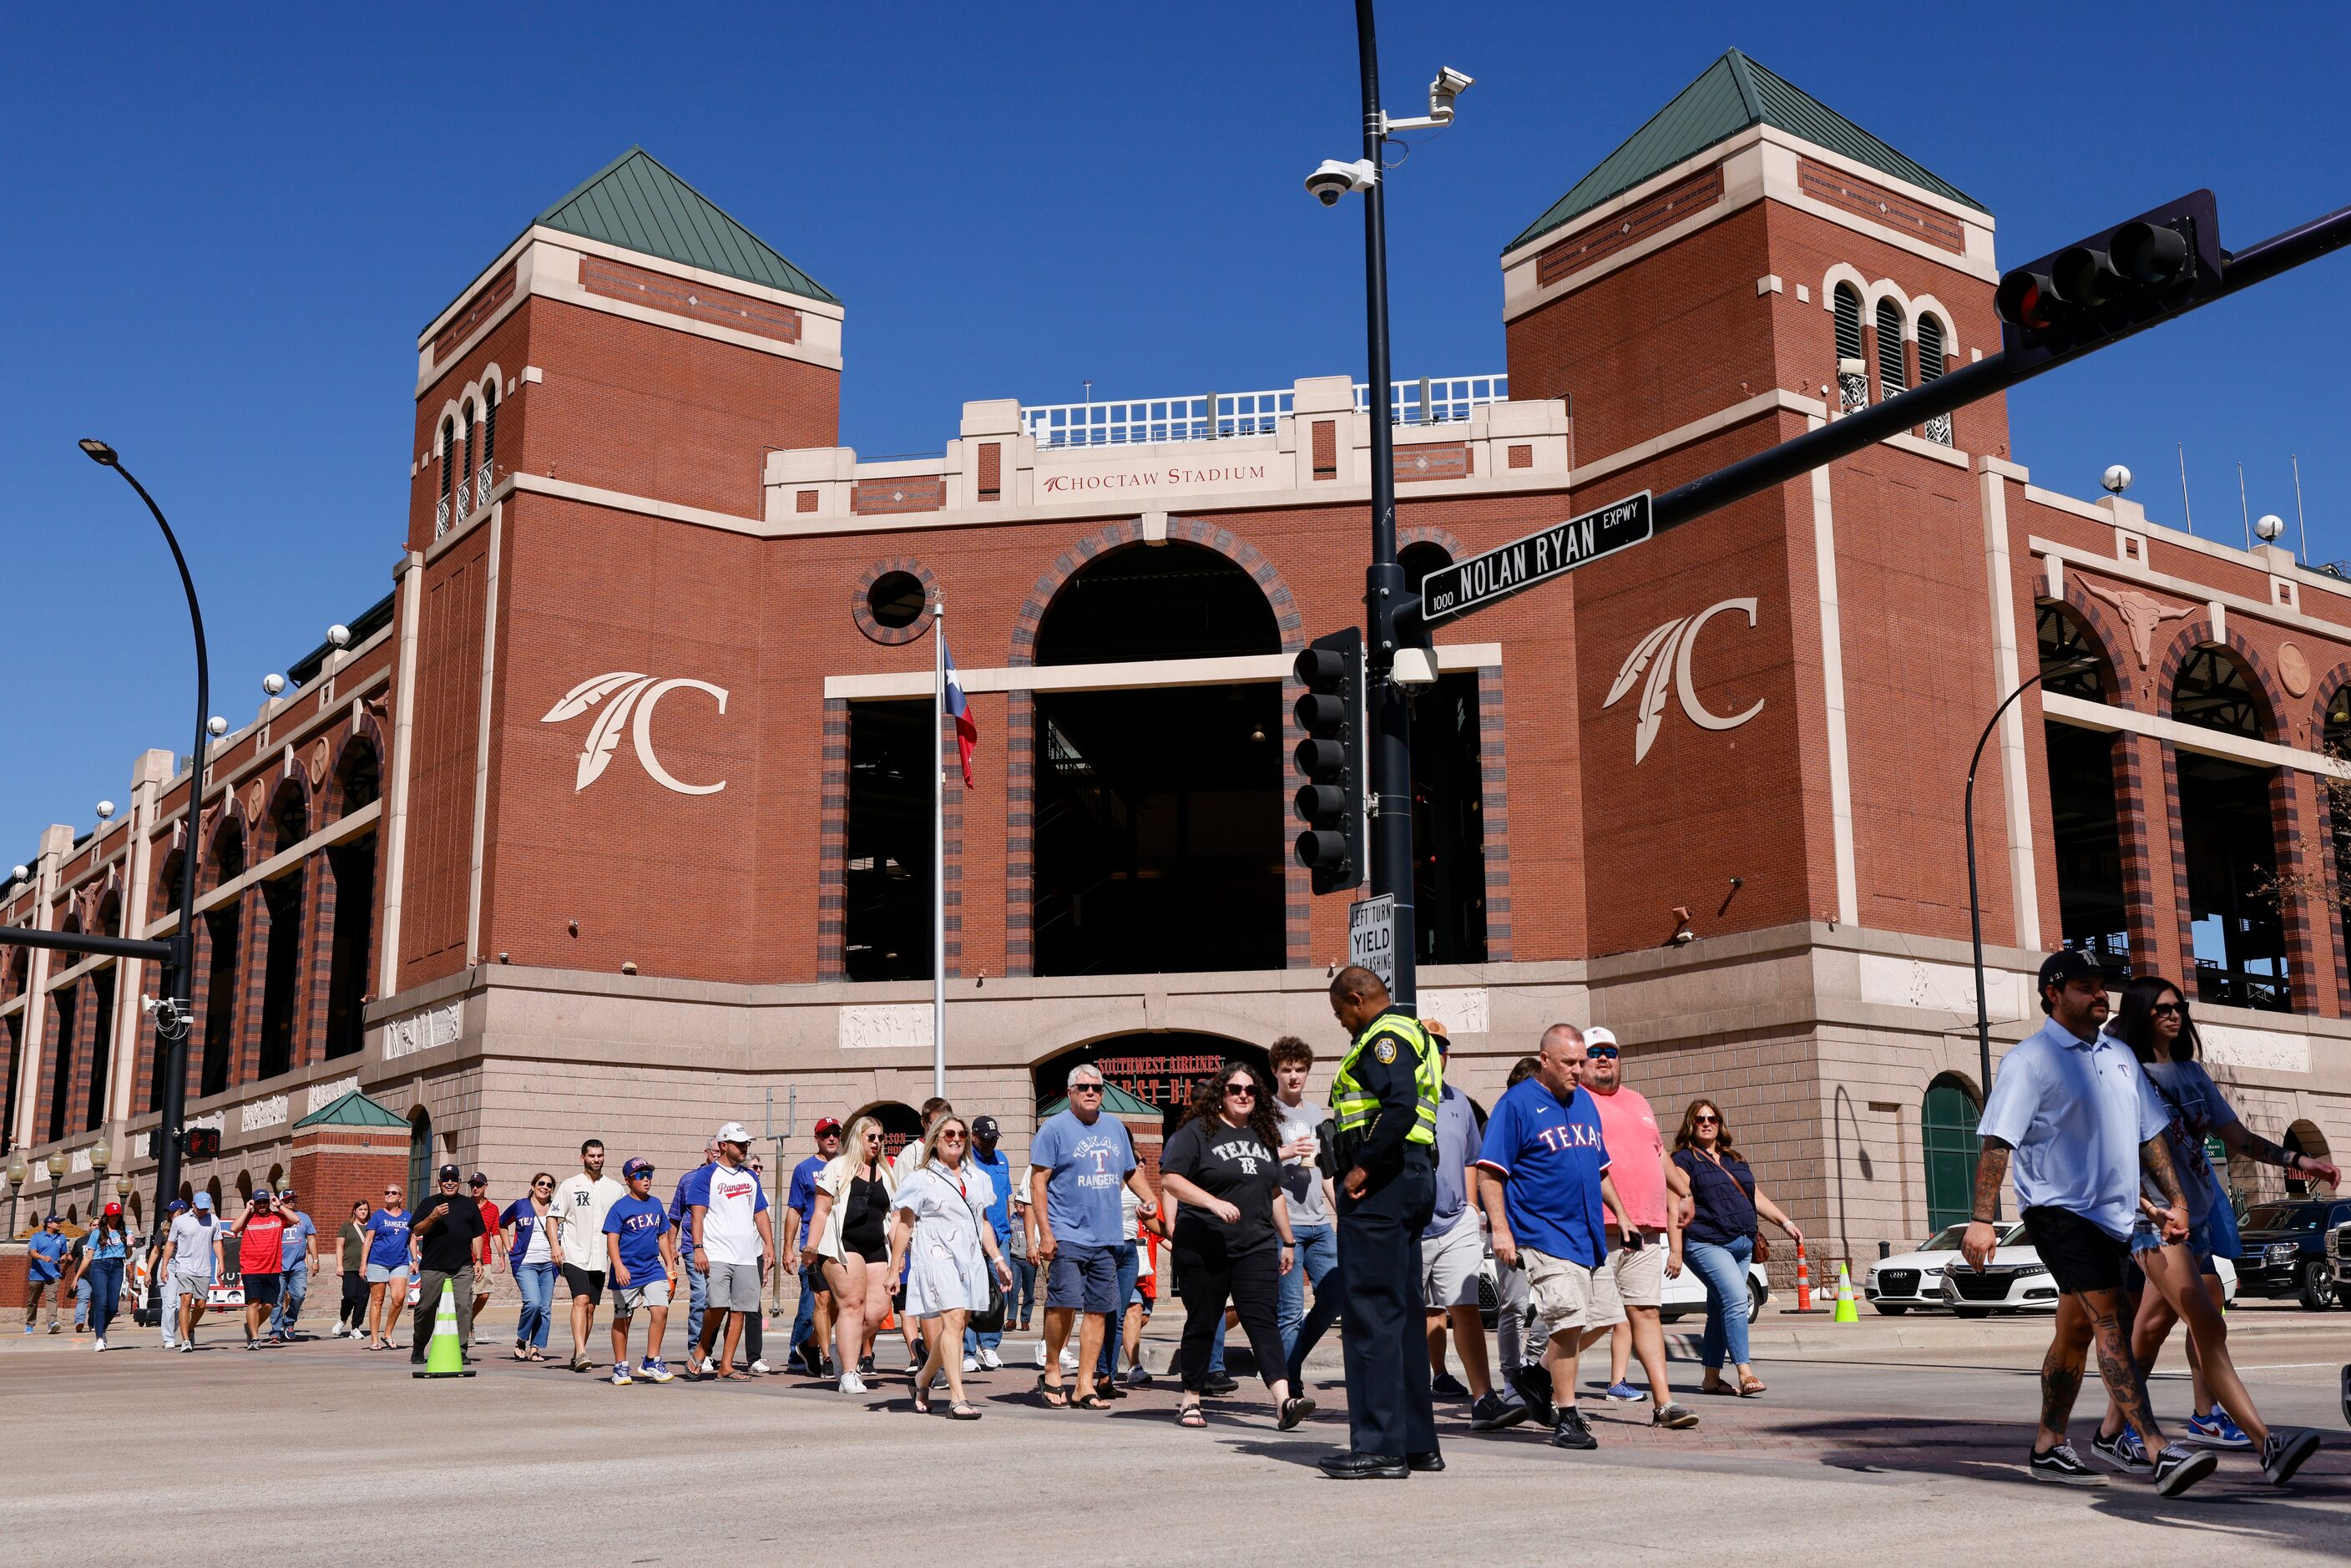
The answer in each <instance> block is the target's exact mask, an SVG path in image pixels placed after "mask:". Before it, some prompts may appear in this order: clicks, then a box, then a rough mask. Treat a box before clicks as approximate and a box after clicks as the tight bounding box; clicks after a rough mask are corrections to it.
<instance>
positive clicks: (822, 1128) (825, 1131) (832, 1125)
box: [816, 1116, 841, 1138]
mask: <svg viewBox="0 0 2351 1568" xmlns="http://www.w3.org/2000/svg"><path fill="white" fill-rule="evenodd" d="M839 1131H841V1124H840V1123H839V1122H837V1121H835V1120H834V1119H833V1118H832V1117H831V1116H819V1117H818V1118H817V1119H816V1135H817V1136H818V1137H820V1138H829V1137H831V1136H832V1134H835V1133H838V1132H839Z"/></svg>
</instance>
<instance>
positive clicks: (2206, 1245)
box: [2131, 1213, 2220, 1275]
mask: <svg viewBox="0 0 2351 1568" xmlns="http://www.w3.org/2000/svg"><path fill="white" fill-rule="evenodd" d="M2215 1240H2216V1238H2215V1237H2214V1236H2213V1234H2212V1216H2211V1215H2210V1214H2209V1213H2208V1214H2206V1215H2205V1216H2204V1218H2201V1219H2199V1220H2198V1221H2197V1222H2196V1223H2195V1224H2193V1225H2191V1226H2189V1228H2188V1250H2189V1251H2190V1252H2192V1253H2194V1254H2195V1255H2196V1266H2197V1269H2198V1270H2199V1272H2201V1273H2206V1274H2215V1275H2217V1274H2219V1273H2220V1269H2219V1268H2218V1266H2216V1265H2215V1264H2214V1263H2213V1261H2212V1257H2213V1246H2214V1243H2215ZM2162 1245H2163V1236H2162V1233H2161V1232H2160V1231H2158V1230H2157V1229H2156V1228H2155V1227H2154V1226H2153V1225H2152V1224H2150V1223H2149V1222H2148V1221H2147V1219H2146V1218H2145V1217H2141V1218H2140V1219H2139V1220H2138V1222H2137V1224H2135V1225H2133V1226H2132V1227H2131V1259H2132V1261H2133V1263H2134V1265H2136V1263H2137V1259H2138V1255H2139V1254H2140V1253H2142V1252H2152V1251H2154V1250H2155V1249H2157V1248H2158V1247H2161V1246H2162Z"/></svg>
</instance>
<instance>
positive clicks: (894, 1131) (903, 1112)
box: [841, 1100, 923, 1160]
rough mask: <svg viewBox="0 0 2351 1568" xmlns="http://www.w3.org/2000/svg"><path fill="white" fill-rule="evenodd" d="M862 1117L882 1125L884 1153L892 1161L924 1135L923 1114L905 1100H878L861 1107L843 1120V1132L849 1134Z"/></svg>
mask: <svg viewBox="0 0 2351 1568" xmlns="http://www.w3.org/2000/svg"><path fill="white" fill-rule="evenodd" d="M860 1116H871V1117H872V1118H873V1119H874V1120H875V1121H877V1122H879V1123H881V1124H882V1152H883V1155H886V1156H887V1157H889V1158H891V1159H893V1160H894V1159H896V1158H897V1157H898V1151H899V1150H901V1149H903V1148H904V1147H905V1146H906V1145H908V1144H911V1143H913V1142H914V1141H915V1140H916V1139H917V1138H920V1137H921V1136H922V1135H923V1113H921V1112H920V1111H917V1110H915V1109H914V1107H913V1106H912V1105H909V1104H907V1103H905V1102H904V1101H903V1100H876V1101H873V1102H872V1103H870V1104H865V1105H860V1106H859V1107H858V1108H857V1109H856V1110H854V1111H852V1112H851V1113H849V1114H848V1115H846V1116H844V1117H842V1118H841V1131H842V1132H844V1133H845V1132H847V1131H848V1130H849V1129H850V1127H851V1126H852V1125H853V1124H855V1123H856V1121H857V1118H858V1117H860Z"/></svg>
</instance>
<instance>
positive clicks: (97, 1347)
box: [91, 1339, 106, 1351]
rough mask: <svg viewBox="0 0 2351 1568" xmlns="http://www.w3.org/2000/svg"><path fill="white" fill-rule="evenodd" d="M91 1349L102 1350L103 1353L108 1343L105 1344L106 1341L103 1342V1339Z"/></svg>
mask: <svg viewBox="0 0 2351 1568" xmlns="http://www.w3.org/2000/svg"><path fill="white" fill-rule="evenodd" d="M91 1348H92V1349H94V1350H101V1351H102V1350H104V1349H105V1348H106V1342H105V1341H104V1340H102V1339H101V1340H99V1342H98V1343H97V1344H95V1345H93V1346H92V1347H91Z"/></svg>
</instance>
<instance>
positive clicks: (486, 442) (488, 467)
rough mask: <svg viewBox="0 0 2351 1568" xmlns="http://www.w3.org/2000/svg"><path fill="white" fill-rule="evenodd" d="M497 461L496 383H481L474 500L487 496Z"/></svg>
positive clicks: (477, 500)
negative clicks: (479, 443)
mask: <svg viewBox="0 0 2351 1568" xmlns="http://www.w3.org/2000/svg"><path fill="white" fill-rule="evenodd" d="M497 462H498V383H497V382H495V381H489V382H483V383H482V470H481V472H480V473H479V474H478V475H476V476H475V481H474V489H475V500H476V502H477V503H478V502H479V501H480V500H482V499H484V498H485V497H487V495H488V493H489V488H490V480H491V476H492V475H493V474H494V473H495V472H496V467H497Z"/></svg>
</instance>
